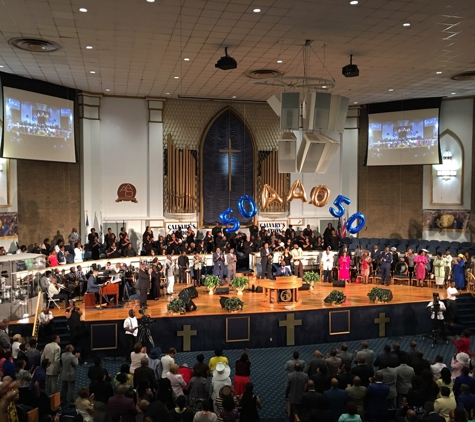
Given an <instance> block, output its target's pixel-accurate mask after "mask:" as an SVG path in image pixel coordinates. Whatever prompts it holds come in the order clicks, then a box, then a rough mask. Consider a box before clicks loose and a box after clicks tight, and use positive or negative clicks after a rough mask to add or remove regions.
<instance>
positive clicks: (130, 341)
mask: <svg viewBox="0 0 475 422" xmlns="http://www.w3.org/2000/svg"><path fill="white" fill-rule="evenodd" d="M138 327H139V323H138V321H137V318H136V316H135V311H134V310H133V309H131V310H130V311H129V316H128V317H127V318H126V319H125V321H124V330H125V348H126V354H125V357H126V359H127V361H128V362H130V354H131V353H132V351H133V350H134V344H135V343H137V334H138Z"/></svg>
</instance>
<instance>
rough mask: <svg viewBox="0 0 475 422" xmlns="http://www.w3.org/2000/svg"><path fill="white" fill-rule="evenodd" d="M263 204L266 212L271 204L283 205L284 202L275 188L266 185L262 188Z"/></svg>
mask: <svg viewBox="0 0 475 422" xmlns="http://www.w3.org/2000/svg"><path fill="white" fill-rule="evenodd" d="M261 202H262V209H263V210H265V209H266V208H267V207H268V206H269V205H270V204H273V203H274V202H277V203H278V204H282V203H283V202H284V201H283V199H282V198H281V197H280V195H279V194H278V193H277V192H276V190H275V189H274V188H273V187H271V186H269V185H268V184H265V185H264V187H263V188H262V194H261Z"/></svg>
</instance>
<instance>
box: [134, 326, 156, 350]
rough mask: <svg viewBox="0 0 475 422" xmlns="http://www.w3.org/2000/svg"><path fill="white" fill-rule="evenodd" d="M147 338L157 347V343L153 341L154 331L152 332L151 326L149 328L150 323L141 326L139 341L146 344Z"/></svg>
mask: <svg viewBox="0 0 475 422" xmlns="http://www.w3.org/2000/svg"><path fill="white" fill-rule="evenodd" d="M145 340H148V341H149V343H150V344H151V345H152V346H153V347H155V343H154V342H153V338H152V333H151V332H150V328H148V324H144V325H140V326H139V335H138V342H139V343H141V344H145Z"/></svg>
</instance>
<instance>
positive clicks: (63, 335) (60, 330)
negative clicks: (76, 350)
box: [38, 316, 70, 350]
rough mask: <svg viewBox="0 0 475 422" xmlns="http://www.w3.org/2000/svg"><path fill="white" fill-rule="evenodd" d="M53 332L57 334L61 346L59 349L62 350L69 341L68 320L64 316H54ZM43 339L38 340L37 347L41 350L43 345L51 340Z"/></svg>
mask: <svg viewBox="0 0 475 422" xmlns="http://www.w3.org/2000/svg"><path fill="white" fill-rule="evenodd" d="M53 321H54V332H55V334H58V336H59V339H60V343H59V345H60V346H61V350H64V347H65V346H67V345H68V344H69V342H70V335H69V327H68V320H67V319H66V317H64V316H61V317H54V319H53ZM42 340H43V341H40V340H38V349H39V350H43V348H44V346H45V345H46V344H47V343H50V342H51V339H42Z"/></svg>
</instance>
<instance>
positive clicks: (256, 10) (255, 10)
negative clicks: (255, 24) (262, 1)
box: [253, 8, 261, 13]
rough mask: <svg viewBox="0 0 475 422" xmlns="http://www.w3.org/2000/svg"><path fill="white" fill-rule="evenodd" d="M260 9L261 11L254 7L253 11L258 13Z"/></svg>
mask: <svg viewBox="0 0 475 422" xmlns="http://www.w3.org/2000/svg"><path fill="white" fill-rule="evenodd" d="M260 11H261V9H259V8H256V9H254V10H253V12H254V13H260Z"/></svg>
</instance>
